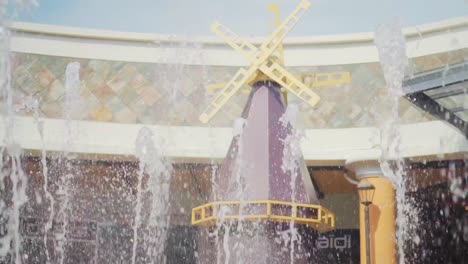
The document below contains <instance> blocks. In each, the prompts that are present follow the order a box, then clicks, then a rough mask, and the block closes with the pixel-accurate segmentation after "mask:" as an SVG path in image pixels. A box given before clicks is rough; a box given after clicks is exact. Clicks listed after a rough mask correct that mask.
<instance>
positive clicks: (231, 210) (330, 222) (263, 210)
mask: <svg viewBox="0 0 468 264" xmlns="http://www.w3.org/2000/svg"><path fill="white" fill-rule="evenodd" d="M222 221H269V222H282V223H284V222H291V221H294V223H296V224H303V225H307V226H309V227H311V228H314V229H315V230H317V231H320V232H322V231H329V230H333V229H335V214H333V213H332V212H330V211H329V210H328V209H326V208H324V207H322V206H320V205H311V204H300V203H292V202H283V201H271V200H261V201H245V202H240V201H221V202H211V203H207V204H204V205H201V206H198V207H195V208H193V209H192V225H195V226H213V225H216V224H217V223H219V222H222Z"/></svg>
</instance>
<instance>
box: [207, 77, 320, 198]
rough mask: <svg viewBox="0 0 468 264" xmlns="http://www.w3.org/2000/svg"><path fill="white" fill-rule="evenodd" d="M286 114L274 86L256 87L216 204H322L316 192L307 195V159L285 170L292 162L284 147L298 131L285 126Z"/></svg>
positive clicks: (218, 179) (225, 164) (224, 169)
mask: <svg viewBox="0 0 468 264" xmlns="http://www.w3.org/2000/svg"><path fill="white" fill-rule="evenodd" d="M284 112H285V107H284V104H283V101H282V97H281V93H280V90H279V88H278V86H277V85H276V84H275V83H273V82H260V83H257V85H255V86H254V87H253V89H252V92H251V93H250V96H249V99H248V101H247V104H246V106H245V109H244V111H243V113H242V118H243V121H241V122H238V124H237V129H235V130H238V131H239V132H238V133H237V134H235V135H234V138H233V140H232V142H231V145H230V147H229V150H228V153H227V155H226V158H225V159H224V161H223V164H222V166H221V168H220V170H219V171H218V174H217V177H216V180H215V181H216V185H217V188H216V192H215V194H214V195H213V197H212V200H216V201H231V200H244V201H252V200H278V201H287V202H292V201H293V200H294V202H297V203H312V204H318V198H317V195H316V193H315V190H312V191H309V192H307V191H306V187H305V184H304V182H305V181H307V180H310V178H308V177H310V176H309V175H308V172H307V170H304V169H303V168H304V167H303V166H304V160H303V158H302V155H299V157H300V158H297V159H296V160H293V162H292V164H293V166H289V168H288V169H284V165H285V164H284V160H288V159H290V157H285V147H288V145H287V144H289V143H287V142H288V137H289V136H291V135H292V131H293V130H292V127H291V125H289V123H286V124H284V122H282V120H281V118H282V116H283V114H284ZM285 142H286V143H285ZM289 164H291V162H289ZM291 167H294V168H291ZM305 174H307V175H305ZM293 178H294V179H295V180H294V181H293V182H292V181H291V179H293Z"/></svg>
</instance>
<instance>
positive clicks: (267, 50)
mask: <svg viewBox="0 0 468 264" xmlns="http://www.w3.org/2000/svg"><path fill="white" fill-rule="evenodd" d="M309 7H310V2H309V1H308V0H302V1H301V2H300V3H299V5H298V6H297V7H296V9H294V11H292V13H291V14H290V15H289V16H288V17H287V18H286V19H285V20H284V21H283V23H281V25H280V26H279V27H278V28H276V30H275V31H274V32H273V34H271V35H270V37H269V38H268V39H267V41H265V42H264V43H263V44H262V46H260V48H259V54H257V56H256V61H255V62H254V64H257V65H260V64H261V63H263V62H264V61H265V60H266V59H268V57H270V56H271V54H273V52H275V50H276V48H278V46H279V45H281V43H282V41H283V39H284V38H285V37H286V35H287V34H288V33H289V31H291V29H292V28H293V27H294V26H295V25H296V24H297V22H298V21H299V19H301V17H302V16H303V15H304V13H305V11H306V10H307V9H309Z"/></svg>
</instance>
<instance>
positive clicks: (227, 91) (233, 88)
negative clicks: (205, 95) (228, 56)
mask: <svg viewBox="0 0 468 264" xmlns="http://www.w3.org/2000/svg"><path fill="white" fill-rule="evenodd" d="M257 68H258V67H257V66H250V67H249V68H248V69H247V70H245V69H244V68H240V69H239V70H238V71H237V72H236V74H235V75H234V77H232V79H231V80H230V81H229V82H228V83H227V84H226V86H225V87H224V89H223V90H221V91H220V92H219V94H218V95H216V97H215V98H214V99H213V101H211V103H210V104H209V105H208V107H207V108H206V109H205V111H203V113H202V114H201V115H200V118H199V119H200V121H201V122H202V123H206V122H208V121H209V120H210V119H211V118H212V117H213V116H214V115H215V114H216V113H217V112H218V111H219V109H221V107H223V106H224V105H225V104H226V102H227V101H228V100H229V98H231V97H232V96H233V95H234V94H235V93H236V92H237V91H238V90H239V89H240V88H241V87H242V86H243V85H244V84H245V83H247V81H248V80H249V78H250V77H251V76H252V75H253V74H254V73H255V72H256V71H257Z"/></svg>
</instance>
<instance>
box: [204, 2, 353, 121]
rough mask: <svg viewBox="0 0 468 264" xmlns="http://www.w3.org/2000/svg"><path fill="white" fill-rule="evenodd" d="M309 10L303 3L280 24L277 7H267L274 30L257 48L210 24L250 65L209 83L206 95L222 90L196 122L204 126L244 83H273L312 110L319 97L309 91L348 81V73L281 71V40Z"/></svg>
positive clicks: (282, 59)
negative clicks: (219, 81)
mask: <svg viewBox="0 0 468 264" xmlns="http://www.w3.org/2000/svg"><path fill="white" fill-rule="evenodd" d="M309 7H310V2H309V1H307V0H302V1H301V2H300V3H299V5H298V6H297V7H296V9H294V11H293V12H292V13H291V14H290V15H289V16H288V17H287V18H286V19H285V20H284V21H283V22H282V23H280V19H279V10H278V6H277V5H270V6H269V11H271V12H273V13H274V14H275V26H276V28H275V30H274V31H273V33H271V34H270V35H269V36H268V38H267V39H266V41H265V42H264V43H263V44H262V45H261V46H260V47H258V48H257V47H256V46H255V45H253V44H251V43H250V42H249V41H247V40H245V39H243V38H242V37H240V36H239V35H237V34H236V33H234V32H233V31H232V30H230V29H229V28H228V27H226V26H224V25H222V24H220V23H218V22H215V23H213V24H212V25H211V31H212V32H213V33H214V34H215V35H217V36H218V37H219V38H220V39H222V40H223V41H224V42H226V43H227V44H228V45H229V46H231V47H232V48H233V49H234V50H236V51H237V52H239V53H240V54H241V55H242V56H243V57H245V58H246V59H247V60H248V61H249V62H250V66H249V67H247V68H240V69H239V70H238V71H237V72H236V73H235V74H234V76H233V77H232V78H231V80H230V81H229V82H227V83H220V84H212V85H210V86H209V87H208V91H209V93H214V92H215V91H217V90H219V89H221V91H219V92H218V93H217V94H216V95H215V98H214V99H213V100H212V101H211V102H210V103H209V105H208V106H207V107H206V109H205V110H204V111H203V113H202V114H201V115H200V117H199V119H200V121H201V122H202V123H207V122H208V121H209V120H210V119H211V118H212V117H213V116H214V115H216V113H217V112H218V111H219V110H220V109H221V108H222V107H223V106H224V105H225V104H226V102H227V101H228V100H229V99H230V98H231V97H232V96H234V95H235V94H236V93H237V92H239V90H240V89H241V88H242V87H243V86H244V85H246V84H251V85H252V84H255V83H256V82H258V81H262V80H269V81H274V82H276V83H277V84H278V85H279V86H281V87H282V90H283V95H286V94H287V93H288V92H289V93H291V94H293V95H295V96H296V97H298V98H300V99H301V100H302V101H304V102H306V103H307V104H308V105H310V106H311V107H314V106H315V105H316V104H317V102H318V101H319V100H320V97H319V96H318V95H317V94H316V93H314V92H313V91H312V90H311V88H316V87H326V86H333V85H339V84H345V83H349V82H350V74H349V72H330V73H316V74H301V75H299V76H296V75H294V74H292V73H290V72H288V71H287V70H286V69H285V68H284V55H283V44H282V41H283V39H284V38H285V37H286V35H287V34H288V33H289V32H290V31H291V29H292V28H293V27H294V26H295V25H296V24H297V22H298V21H299V20H300V19H301V17H302V16H303V15H304V13H305V11H306V10H308V9H309Z"/></svg>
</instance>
